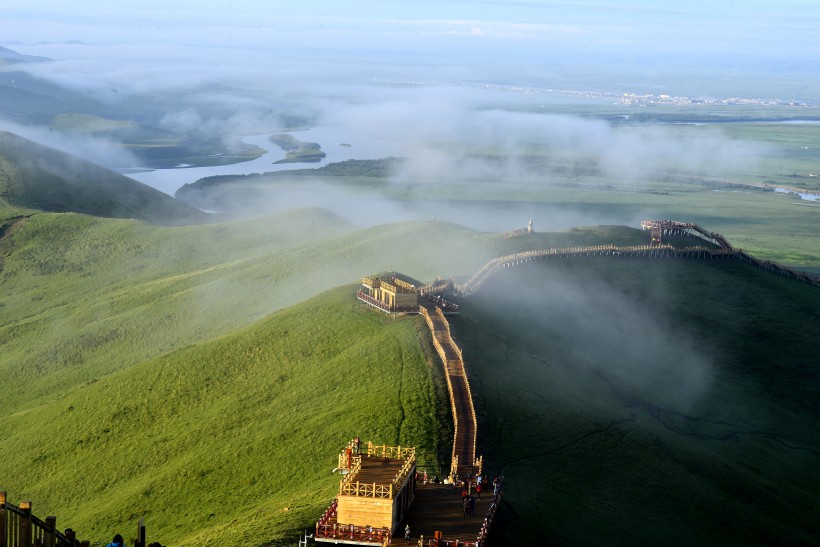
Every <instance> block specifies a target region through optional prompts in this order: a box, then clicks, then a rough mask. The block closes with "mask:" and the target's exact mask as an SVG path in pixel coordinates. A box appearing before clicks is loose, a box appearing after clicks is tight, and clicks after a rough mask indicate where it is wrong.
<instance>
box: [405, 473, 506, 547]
mask: <svg viewBox="0 0 820 547" xmlns="http://www.w3.org/2000/svg"><path fill="white" fill-rule="evenodd" d="M473 497H475V493H473ZM493 503H497V501H496V500H494V498H493V493H492V491H490V492H486V493H485V494H484V496H482V498H481V499H476V503H475V512H474V514H473V515H471V516H467V517H465V516H464V510H463V508H462V502H461V490H460V489H459V488H455V487H454V486H453V485H451V484H429V483H428V484H419V485H418V486H417V488H416V500H415V501H414V502H413V505H412V506H411V507H410V510H409V511H408V512H407V515H405V517H404V520H402V522H401V524H400V525H399V531H398V532H396V535H395V536H394V537H393V540H392V542H391V543H392V544H401V543H403V541H402V540H403V539H404V527H405V526H406V525H408V524H409V525H410V537H411V538H412V540H413V541H412V545H417V542H418V541H420V540H421V539H422V536H423V538H424V545H425V546H426V545H428V542H429V540H430V539H432V538H434V537H435V533H436V532H437V531H439V532H442V539H443V540H444V541H445V542H452V543H453V544H455V542H456V541H458V543H459V545H475V544H476V543H477V541H476V537H477V535H478V533H479V530H480V529H481V527H482V525H483V523H484V520H485V519H486V518H487V515H488V514H489V513H490V506H491V505H492V504H493ZM440 543H441V544H442V546H444V545H446V543H443V542H440Z"/></svg>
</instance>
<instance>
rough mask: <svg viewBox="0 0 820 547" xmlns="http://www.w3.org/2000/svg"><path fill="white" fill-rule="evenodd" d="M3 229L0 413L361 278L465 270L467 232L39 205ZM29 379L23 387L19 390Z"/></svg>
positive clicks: (306, 216)
mask: <svg viewBox="0 0 820 547" xmlns="http://www.w3.org/2000/svg"><path fill="white" fill-rule="evenodd" d="M12 226H13V227H12V228H10V229H9V230H7V236H6V237H3V238H2V239H0V257H2V271H0V284H2V288H3V291H2V293H0V310H2V314H3V322H2V324H0V340H1V341H2V344H3V352H2V354H0V373H2V374H3V375H4V377H5V378H7V379H10V380H11V381H10V382H4V383H2V384H0V410H2V411H3V412H9V411H16V410H20V409H23V408H30V407H32V406H36V405H39V404H42V402H44V401H47V400H50V399H51V398H53V397H55V396H59V395H60V394H62V393H63V392H65V391H66V390H71V389H74V388H75V387H76V386H78V385H83V384H84V383H87V382H92V381H94V380H96V379H100V378H102V377H104V376H105V375H107V374H110V373H112V372H114V371H117V370H120V369H123V368H127V367H129V366H132V365H134V364H137V363H140V362H143V361H144V360H146V359H150V358H152V357H155V356H158V355H161V354H164V353H166V352H168V351H172V350H174V349H177V348H179V347H182V346H185V345H188V344H191V343H194V342H198V341H203V340H207V339H210V338H212V337H214V336H220V335H224V334H228V333H230V332H233V331H235V330H236V329H238V328H241V327H243V326H246V325H248V324H250V323H251V322H253V321H257V320H259V319H261V318H262V317H265V316H267V315H269V314H270V313H272V312H273V311H276V310H278V309H281V308H284V307H287V306H291V305H294V304H297V303H299V302H301V301H303V300H305V299H306V298H309V297H311V296H313V295H315V294H318V293H319V292H321V291H323V290H326V289H329V288H332V287H336V286H339V285H341V284H345V283H349V282H351V281H354V280H356V279H358V278H359V277H361V276H363V275H368V274H371V273H373V272H378V271H384V270H391V269H395V270H399V271H403V272H405V273H407V274H408V275H412V276H414V277H417V278H420V279H432V278H433V277H434V276H435V275H436V274H449V273H458V272H461V271H468V272H469V271H473V270H474V269H476V268H477V267H478V265H479V264H480V263H481V262H483V260H484V259H485V258H486V254H487V253H486V251H482V249H483V244H482V242H481V241H480V240H476V239H475V237H474V233H473V232H471V231H469V230H464V229H460V228H458V227H455V226H451V225H447V224H443V223H434V222H430V223H401V224H395V225H389V226H382V227H377V228H371V229H367V230H360V231H352V230H351V228H350V227H349V226H348V225H347V224H346V223H344V222H343V221H341V220H340V219H338V217H335V216H333V215H331V214H329V213H327V212H326V211H322V210H302V211H294V212H290V213H284V214H279V215H275V216H271V217H263V218H259V219H255V220H253V221H243V222H231V223H222V224H218V225H200V226H189V227H175V228H167V227H158V226H152V225H148V224H145V223H140V222H136V221H128V220H112V219H100V218H94V217H87V216H83V215H76V214H35V215H33V216H31V217H30V218H27V219H24V220H21V221H17V222H16V223H14V224H12ZM21 385H25V386H26V389H25V390H21V389H20V388H19V386H21Z"/></svg>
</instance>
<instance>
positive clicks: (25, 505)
mask: <svg viewBox="0 0 820 547" xmlns="http://www.w3.org/2000/svg"><path fill="white" fill-rule="evenodd" d="M20 510H21V511H22V512H23V516H22V518H20V545H26V546H28V545H31V528H32V526H31V502H30V501H21V502H20Z"/></svg>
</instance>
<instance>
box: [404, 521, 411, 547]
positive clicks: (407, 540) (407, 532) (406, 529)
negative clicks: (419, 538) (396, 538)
mask: <svg viewBox="0 0 820 547" xmlns="http://www.w3.org/2000/svg"><path fill="white" fill-rule="evenodd" d="M404 542H405V543H410V525H409V524H408V525H407V526H405V527H404Z"/></svg>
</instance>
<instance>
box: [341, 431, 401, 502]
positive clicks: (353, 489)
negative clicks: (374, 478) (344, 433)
mask: <svg viewBox="0 0 820 547" xmlns="http://www.w3.org/2000/svg"><path fill="white" fill-rule="evenodd" d="M354 446H355V441H351V443H349V444H348V446H347V449H345V450H344V451H343V452H342V453H341V454H340V455H339V468H340V469H341V468H343V465H342V464H343V463H344V467H345V468H346V465H347V458H350V461H351V466H350V470H349V471H348V473H347V474H346V475H345V476H344V477H343V478H342V480H341V481H339V495H346V496H368V497H375V498H392V497H393V492H398V491H399V490H400V489H401V486H402V485H403V484H404V481H405V480H407V477H408V476H409V475H410V473H411V471H412V470H413V466H414V465H415V463H416V449H415V448H414V447H407V446H388V445H386V444H384V445H375V444H373V443H372V442H370V441H368V442H367V443H365V445H364V451H363V452H362V454H364V455H366V456H372V457H376V458H391V459H395V460H404V463H403V464H402V466H401V467H400V468H399V470H398V472H397V473H396V475H395V476H394V477H393V480H392V481H391V483H390V484H388V485H383V484H376V483H362V482H360V481H357V480H356V477H357V475H358V474H359V471H361V467H362V455H352V454H350V453H349V452H348V450H349V449H353V447H354Z"/></svg>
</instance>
